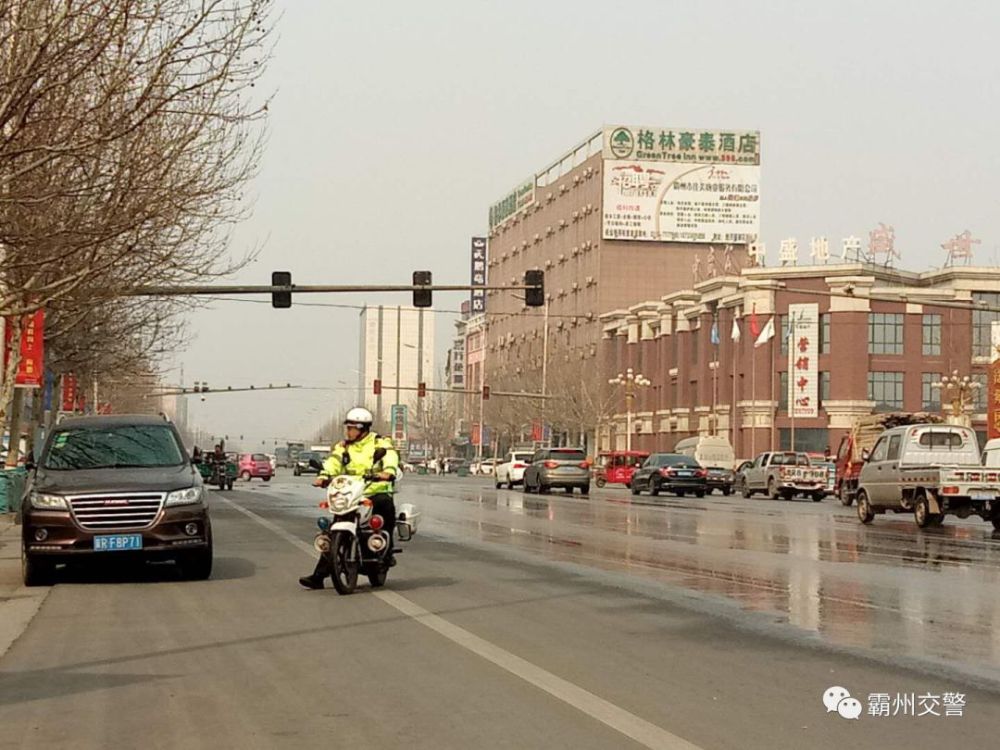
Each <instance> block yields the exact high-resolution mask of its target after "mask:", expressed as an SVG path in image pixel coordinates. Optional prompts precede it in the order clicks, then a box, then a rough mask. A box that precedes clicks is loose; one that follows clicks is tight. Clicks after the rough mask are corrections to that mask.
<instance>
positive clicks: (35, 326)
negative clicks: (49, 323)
mask: <svg viewBox="0 0 1000 750" xmlns="http://www.w3.org/2000/svg"><path fill="white" fill-rule="evenodd" d="M22 325H23V329H22V331H21V361H20V364H19V365H18V368H17V376H16V377H15V379H14V385H16V386H19V387H21V388H41V387H42V385H43V381H44V379H45V375H44V372H45V312H44V311H42V310H39V311H38V312H36V313H34V314H33V315H26V316H25V317H24V322H23V324H22ZM13 340H14V328H13V326H12V325H11V319H10V318H7V325H5V326H4V347H3V364H4V371H6V370H7V363H8V362H9V361H10V347H11V344H12V343H13Z"/></svg>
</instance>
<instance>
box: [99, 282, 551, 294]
mask: <svg viewBox="0 0 1000 750" xmlns="http://www.w3.org/2000/svg"><path fill="white" fill-rule="evenodd" d="M536 289H538V287H537V286H532V285H524V284H518V285H513V286H472V285H469V284H444V285H440V284H438V285H434V286H420V285H412V284H313V285H299V284H292V285H291V286H272V285H270V284H249V285H245V284H218V285H191V286H183V285H178V286H139V287H134V288H133V289H126V290H124V291H122V292H116V293H115V296H118V297H199V296H217V295H220V294H236V295H240V294H280V293H288V292H290V293H291V294H342V293H350V292H354V293H366V292H411V293H412V292H418V291H431V292H469V291H472V290H476V291H483V290H485V291H491V290H495V291H500V292H517V291H535V290H536Z"/></svg>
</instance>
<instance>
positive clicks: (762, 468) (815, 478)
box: [740, 451, 827, 502]
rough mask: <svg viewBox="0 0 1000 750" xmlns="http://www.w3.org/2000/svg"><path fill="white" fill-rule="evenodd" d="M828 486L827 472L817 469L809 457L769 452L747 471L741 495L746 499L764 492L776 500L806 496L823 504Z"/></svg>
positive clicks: (742, 482) (799, 454)
mask: <svg viewBox="0 0 1000 750" xmlns="http://www.w3.org/2000/svg"><path fill="white" fill-rule="evenodd" d="M826 484H827V470H826V468H824V467H816V466H813V465H812V462H811V461H810V460H809V456H808V455H806V454H805V453H795V452H793V451H774V452H771V451H766V452H764V453H761V454H760V455H759V456H757V458H755V459H754V461H753V464H751V465H750V466H749V467H747V468H746V469H744V470H743V476H742V478H741V480H740V492H742V494H743V497H745V498H749V497H751V496H752V495H753V494H754V493H756V492H763V493H765V494H766V495H767V496H768V497H770V498H771V499H772V500H778V499H779V498H784V499H785V500H791V499H792V498H793V497H795V495H798V494H802V495H809V496H810V497H811V498H812V499H813V501H814V502H819V501H820V500H822V499H823V498H824V497H825V496H826Z"/></svg>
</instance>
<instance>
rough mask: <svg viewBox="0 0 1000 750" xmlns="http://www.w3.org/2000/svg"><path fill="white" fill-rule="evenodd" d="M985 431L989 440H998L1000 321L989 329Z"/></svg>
mask: <svg viewBox="0 0 1000 750" xmlns="http://www.w3.org/2000/svg"><path fill="white" fill-rule="evenodd" d="M986 383H987V386H986V391H987V392H986V395H987V402H986V411H987V415H986V429H987V437H989V439H990V440H992V439H993V438H1000V321H998V320H994V321H993V323H992V324H991V327H990V372H989V376H988V377H987V379H986Z"/></svg>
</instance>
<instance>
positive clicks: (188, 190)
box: [0, 0, 271, 428]
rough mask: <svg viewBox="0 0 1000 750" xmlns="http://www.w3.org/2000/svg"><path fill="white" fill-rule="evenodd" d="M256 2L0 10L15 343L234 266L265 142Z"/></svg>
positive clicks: (262, 44)
mask: <svg viewBox="0 0 1000 750" xmlns="http://www.w3.org/2000/svg"><path fill="white" fill-rule="evenodd" d="M270 5H271V3H270V2H269V0H203V1H202V2H199V3H191V2H189V0H61V1H60V2H53V0H0V175H2V180H3V181H2V182H0V249H2V251H3V258H2V261H3V262H2V264H0V314H2V315H9V316H12V318H11V322H12V327H13V334H14V338H15V341H17V340H19V338H20V328H21V321H22V317H21V316H22V315H24V314H25V313H29V312H31V311H33V310H37V309H45V310H46V311H47V312H52V313H53V314H55V312H56V311H58V310H59V309H60V306H65V307H66V310H64V311H63V312H65V313H66V314H68V315H72V314H73V311H79V310H80V309H81V307H82V305H81V300H83V299H85V298H89V299H91V300H93V301H94V302H95V303H96V304H97V305H98V306H100V305H102V304H107V303H108V302H109V301H110V300H112V299H114V298H116V297H118V296H119V295H121V294H122V293H125V292H127V291H128V290H130V289H134V288H135V287H136V286H138V285H141V284H147V283H152V284H170V283H183V282H186V281H190V280H193V279H196V278H201V277H205V276H212V275H221V274H226V273H229V272H231V271H232V270H234V269H235V268H237V267H239V265H240V264H241V262H242V261H245V258H243V259H238V260H236V261H235V262H234V261H232V260H230V259H229V257H228V255H227V253H226V248H227V246H228V232H229V228H230V227H231V226H232V225H233V223H234V222H236V221H238V220H239V219H240V218H242V217H243V216H244V215H245V214H246V211H247V210H248V205H249V204H248V202H247V201H246V200H244V197H243V189H244V186H245V185H246V183H247V181H248V180H249V179H250V178H251V177H252V176H253V174H254V173H255V171H256V169H257V165H258V163H259V156H260V152H261V147H262V143H263V141H262V138H263V131H262V129H261V128H260V127H258V124H259V122H260V121H261V119H262V118H263V116H264V114H265V112H266V109H267V101H266V100H258V99H257V98H255V97H254V96H253V94H254V92H253V91H252V89H253V88H254V87H255V85H256V82H257V80H258V78H259V76H260V74H261V71H262V69H263V63H264V62H265V60H266V58H267V48H266V45H267V44H268V33H269V29H268V27H267V13H268V9H269V6H270ZM84 290H87V291H88V292H89V294H87V295H84V294H82V292H83V291H84ZM74 296H75V300H74V299H73V297H74ZM157 338H158V337H157V336H151V337H150V336H147V340H150V341H151V340H154V339H157ZM16 351H17V348H16V347H15V352H16ZM17 365H18V362H17V356H14V357H11V360H10V362H9V366H8V370H7V372H6V373H4V376H5V377H4V381H3V388H2V389H0V428H2V426H3V422H4V411H3V410H4V407H5V406H6V404H7V403H8V402H9V400H10V394H11V389H12V388H13V377H12V376H13V373H14V372H16V368H17Z"/></svg>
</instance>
